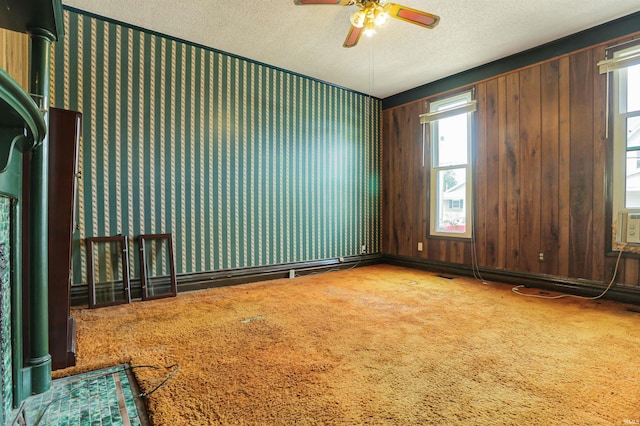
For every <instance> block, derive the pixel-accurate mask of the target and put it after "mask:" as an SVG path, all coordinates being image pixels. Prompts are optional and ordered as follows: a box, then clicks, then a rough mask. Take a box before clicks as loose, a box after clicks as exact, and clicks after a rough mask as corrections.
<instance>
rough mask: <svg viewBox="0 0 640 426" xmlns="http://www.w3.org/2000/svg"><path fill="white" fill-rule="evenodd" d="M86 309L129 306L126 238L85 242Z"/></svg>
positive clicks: (103, 238)
mask: <svg viewBox="0 0 640 426" xmlns="http://www.w3.org/2000/svg"><path fill="white" fill-rule="evenodd" d="M86 245H87V260H88V263H89V265H88V268H89V271H88V275H89V276H88V277H87V278H88V283H89V308H100V307H103V306H112V305H121V304H123V303H131V291H130V283H129V260H128V257H129V247H128V244H127V237H126V236H124V235H117V236H115V237H92V238H87V239H86Z"/></svg>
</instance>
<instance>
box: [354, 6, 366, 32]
mask: <svg viewBox="0 0 640 426" xmlns="http://www.w3.org/2000/svg"><path fill="white" fill-rule="evenodd" d="M364 20H365V13H364V11H363V10H359V11H357V12H355V13H354V14H353V15H351V25H353V26H354V27H356V28H362V26H363V25H364Z"/></svg>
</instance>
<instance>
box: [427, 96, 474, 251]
mask: <svg viewBox="0 0 640 426" xmlns="http://www.w3.org/2000/svg"><path fill="white" fill-rule="evenodd" d="M475 109H476V102H475V101H474V100H473V97H472V92H471V91H467V92H464V93H460V94H457V95H454V96H451V97H448V98H445V99H440V100H437V101H434V102H431V103H429V106H428V111H429V112H427V113H426V114H423V115H422V116H421V122H422V123H423V124H429V129H430V130H429V131H430V136H431V138H430V140H431V144H430V145H431V146H430V152H431V156H430V157H431V164H430V169H431V171H430V177H431V179H430V181H431V196H430V200H429V203H430V218H431V220H430V227H429V229H430V231H429V233H430V235H439V236H450V237H461V238H471V226H472V225H471V224H472V221H471V190H472V187H473V181H472V174H471V143H472V140H473V125H472V124H473V123H472V121H473V120H472V114H473V111H475Z"/></svg>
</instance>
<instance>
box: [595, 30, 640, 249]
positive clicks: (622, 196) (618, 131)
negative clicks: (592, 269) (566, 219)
mask: <svg viewBox="0 0 640 426" xmlns="http://www.w3.org/2000/svg"><path fill="white" fill-rule="evenodd" d="M630 52H635V53H636V54H638V53H640V42H638V41H637V40H634V42H632V43H629V44H623V45H621V46H616V47H615V48H611V49H610V51H608V52H607V55H608V56H611V58H612V59H609V60H605V61H603V62H613V63H614V64H615V61H616V59H617V58H619V57H620V56H623V55H628V54H629V53H630ZM632 55H633V53H632ZM634 65H638V64H633V63H631V64H627V65H625V64H623V65H620V66H614V67H612V68H610V69H607V70H606V71H607V72H609V73H611V76H610V77H611V82H610V84H611V86H610V93H611V96H610V99H609V100H608V103H609V108H610V110H609V117H610V124H611V126H610V132H609V133H610V134H609V137H610V139H611V142H610V143H611V146H612V169H611V170H612V185H611V194H612V195H611V216H612V217H611V219H612V220H611V222H612V223H617V220H618V213H619V212H622V211H626V210H628V209H627V207H626V193H627V173H626V170H627V153H628V152H631V151H640V148H635V149H628V147H627V119H629V118H631V117H640V110H635V111H632V112H628V111H626V109H627V93H628V89H627V87H628V86H627V84H628V79H627V70H628V68H629V67H631V66H634ZM601 70H602V68H601ZM634 210H635V209H634ZM615 245H616V243H615V238H612V242H611V244H610V245H609V246H610V247H611V249H614V246H615Z"/></svg>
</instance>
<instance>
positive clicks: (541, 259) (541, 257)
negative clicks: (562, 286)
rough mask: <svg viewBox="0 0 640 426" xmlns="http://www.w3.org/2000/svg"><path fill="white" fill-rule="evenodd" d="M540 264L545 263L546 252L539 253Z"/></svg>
mask: <svg viewBox="0 0 640 426" xmlns="http://www.w3.org/2000/svg"><path fill="white" fill-rule="evenodd" d="M538 262H544V252H543V251H539V252H538Z"/></svg>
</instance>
